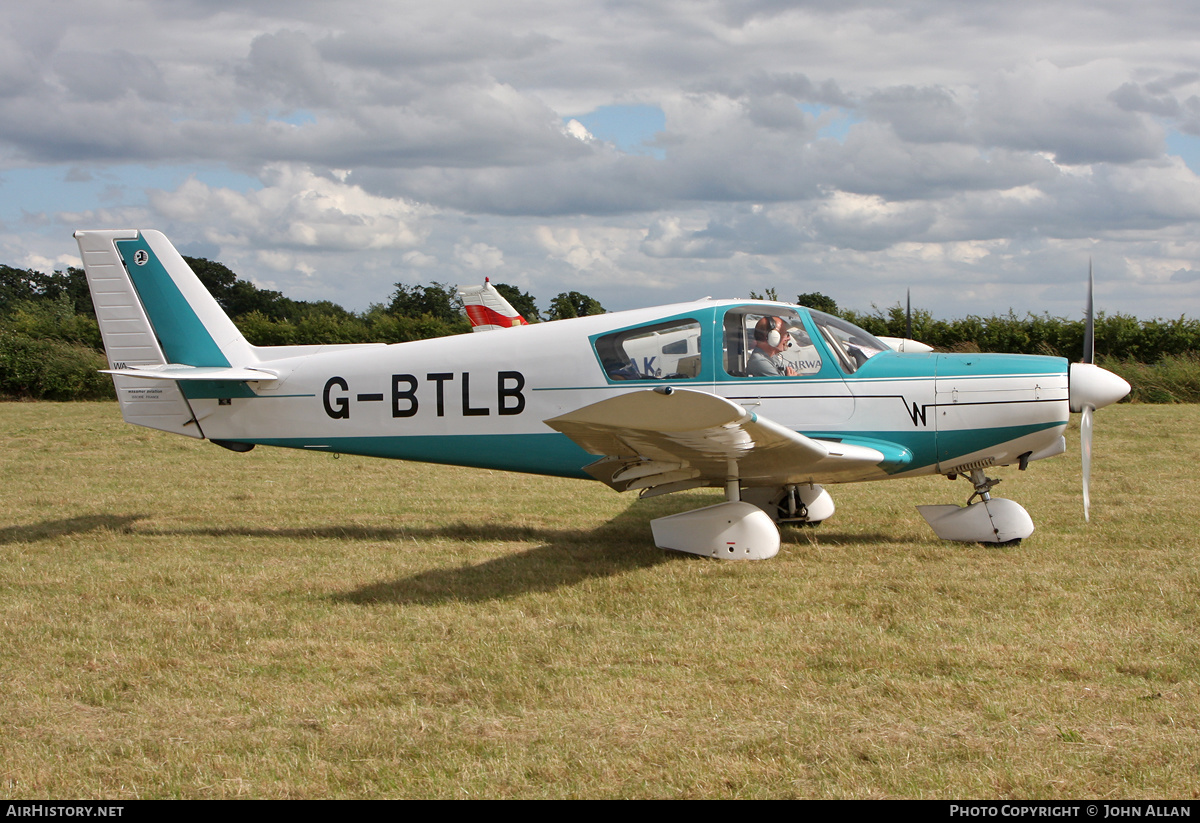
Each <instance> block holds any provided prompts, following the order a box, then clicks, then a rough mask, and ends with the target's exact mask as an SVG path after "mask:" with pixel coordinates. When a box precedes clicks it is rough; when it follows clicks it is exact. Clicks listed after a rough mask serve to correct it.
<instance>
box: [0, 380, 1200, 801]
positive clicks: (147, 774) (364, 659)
mask: <svg viewBox="0 0 1200 823" xmlns="http://www.w3.org/2000/svg"><path fill="white" fill-rule="evenodd" d="M1198 422H1200V408H1197V407H1195V406H1154V407H1152V406H1139V405H1132V406H1120V407H1112V408H1108V409H1104V410H1103V411H1101V412H1100V413H1099V414H1097V442H1096V468H1095V477H1094V480H1093V490H1092V491H1093V509H1092V522H1091V523H1090V524H1084V522H1083V519H1082V513H1081V504H1080V500H1079V491H1078V483H1079V476H1078V475H1079V464H1078V458H1077V456H1075V454H1074V451H1075V449H1076V448H1077V443H1075V442H1072V452H1071V453H1070V454H1068V455H1067V456H1064V457H1061V458H1057V459H1055V460H1048V461H1043V462H1041V463H1037V464H1034V465H1032V466H1031V467H1030V470H1029V471H1028V472H1026V473H1023V474H1022V473H1019V472H1016V471H1015V470H1013V471H1007V470H1004V471H1002V473H1001V476H1002V477H1004V478H1005V481H1006V482H1004V483H1003V484H1002V485H1001V486H1000V487H999V488H998V489H997V490H996V493H997V494H1001V495H1003V496H1009V497H1012V498H1014V499H1016V500H1018V501H1020V502H1022V503H1023V504H1024V505H1025V506H1026V508H1028V509H1029V511H1030V512H1031V514H1032V515H1033V518H1034V520H1035V522H1036V523H1037V526H1038V530H1037V532H1035V534H1034V536H1033V537H1032V538H1030V539H1029V540H1026V541H1025V542H1024V544H1022V545H1021V546H1019V547H1016V548H984V547H980V546H973V545H959V544H949V543H942V542H939V541H937V540H936V539H935V538H934V537H933V535H932V533H931V532H930V531H929V530H928V528H927V527H926V526H925V524H924V522H923V521H922V520H921V518H920V516H919V515H918V514H917V512H916V511H915V509H914V508H913V506H914V504H916V503H938V502H961V501H962V500H965V498H966V496H967V493H968V491H969V489H968V487H967V484H965V483H963V482H962V481H959V482H957V483H950V482H948V481H946V480H945V479H943V478H931V479H926V480H918V481H901V482H896V483H883V484H874V485H860V486H850V487H844V488H842V487H839V488H834V489H833V494H834V497H835V499H836V500H837V503H838V506H839V510H838V513H837V515H836V516H835V517H834V518H833V519H831V520H830V521H828V522H827V523H825V524H823V525H822V526H821V527H819V528H817V529H809V530H788V531H786V532H785V544H784V548H783V551H782V552H781V554H780V555H779V556H778V557H777V558H775V559H773V560H771V561H766V562H761V563H745V564H738V563H719V562H714V561H706V560H702V559H699V558H693V557H689V556H683V555H674V554H667V553H663V552H661V551H659V550H657V549H655V548H654V547H653V545H652V543H651V540H650V534H649V526H648V521H649V519H650V518H651V517H654V516H658V515H661V514H664V513H668V512H671V511H681V510H684V509H687V508H692V507H695V506H697V505H702V504H704V503H707V502H709V498H710V495H701V494H692V495H677V496H668V497H664V498H656V499H654V500H650V501H644V502H636V501H634V499H633V498H632V497H631V496H619V495H616V494H615V493H613V492H611V491H610V490H608V489H607V488H605V487H603V486H600V485H598V484H587V483H583V482H576V481H555V480H551V479H545V478H534V477H524V476H517V475H509V474H503V473H496V472H484V471H471V470H464V469H455V468H446V467H432V466H421V465H416V464H405V463H396V462H386V461H372V460H368V459H362V458H352V457H343V458H341V459H334V458H333V457H331V456H329V455H315V454H308V453H300V452H287V451H271V450H266V449H258V450H255V451H254V452H251V453H249V454H246V455H236V454H233V453H230V452H227V451H225V450H222V449H219V448H217V447H214V446H212V445H211V444H208V443H203V442H195V441H190V440H187V439H184V438H179V437H172V436H169V435H165V434H160V433H157V432H151V431H147V430H144V429H137V428H133V427H129V426H126V425H124V424H123V423H121V422H120V415H119V412H118V411H117V408H116V406H115V405H114V404H110V403H76V404H51V403H36V404H35V403H21V404H2V405H0V431H3V438H4V439H3V443H4V449H3V451H2V452H0V478H2V479H3V483H4V488H5V491H4V503H5V505H4V511H5V514H4V518H5V519H4V521H3V522H0V570H2V572H3V573H2V575H0V678H2V680H0V682H2V683H3V689H2V690H0V791H3V793H4V794H5V795H6V796H8V797H12V798H21V797H25V798H33V797H97V798H99V797H104V798H130V797H264V798H271V797H936V798H964V797H980V798H1008V797H1022V798H1032V797H1038V798H1051V797H1183V798H1194V797H1196V796H1197V789H1196V787H1197V783H1196V775H1197V773H1198V767H1200V711H1198V709H1200V705H1198V703H1200V693H1198V689H1197V678H1198V672H1200V668H1198V666H1200V641H1198V640H1197V624H1198V622H1200V613H1198V612H1200V609H1198V607H1197V599H1196V593H1197V590H1198V589H1200V564H1198V563H1197V561H1196V537H1195V527H1194V521H1195V505H1194V503H1193V501H1194V500H1195V499H1196V494H1197V492H1198V491H1200V489H1198V488H1197V485H1198V483H1197V470H1196V468H1195V465H1194V462H1193V461H1194V460H1195V459H1196V456H1197V454H1200V448H1198V447H1200V426H1198V425H1197V424H1198Z"/></svg>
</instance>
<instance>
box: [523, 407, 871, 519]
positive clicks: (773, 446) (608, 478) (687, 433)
mask: <svg viewBox="0 0 1200 823" xmlns="http://www.w3.org/2000/svg"><path fill="white" fill-rule="evenodd" d="M545 422H546V425H548V426H550V427H551V428H553V429H556V430H557V431H560V432H562V433H563V434H565V435H566V436H567V437H569V438H571V439H572V440H574V441H575V442H576V443H578V444H579V445H580V446H581V447H583V449H584V450H586V451H587V452H589V453H591V454H595V455H601V456H602V459H601V460H598V461H596V462H595V463H592V464H591V465H589V466H587V467H586V468H585V469H584V470H585V471H587V472H588V473H589V474H591V475H592V476H593V477H595V478H596V479H597V480H600V481H602V482H604V483H607V484H608V485H609V486H611V487H612V488H614V489H616V490H617V491H626V490H630V489H643V490H644V491H643V492H642V494H643V496H649V495H652V494H663V493H667V492H672V491H681V490H683V489H688V488H697V487H700V486H714V485H716V486H720V485H724V484H725V482H726V481H728V480H730V479H734V478H737V479H740V480H741V481H742V482H743V483H745V484H746V485H764V486H765V485H786V484H792V483H808V482H814V483H816V482H838V481H850V480H860V479H865V478H868V477H877V476H882V474H883V473H884V472H883V470H882V469H881V468H880V467H879V464H880V463H881V462H883V461H884V460H885V456H884V453H883V452H881V451H879V450H877V449H874V448H870V447H867V446H861V445H855V444H851V443H842V442H838V441H835V440H818V439H814V438H811V437H805V436H804V435H802V434H799V433H797V432H794V431H792V430H791V429H788V428H787V427H785V426H781V425H779V424H778V423H776V422H774V421H772V420H769V419H767V418H765V417H762V416H760V415H756V414H753V413H752V412H749V411H747V410H746V409H745V408H743V407H742V406H740V405H738V404H737V403H734V402H732V401H729V400H726V399H725V398H723V397H717V396H716V395H712V394H707V393H705V392H698V391H692V390H689V389H675V388H673V387H663V388H659V389H647V390H645V391H635V392H629V393H628V394H622V395H619V396H617V397H612V398H609V399H607V400H601V401H600V402H598V403H593V404H591V405H588V406H584V407H583V408H580V409H576V410H575V411H572V412H568V413H567V414H564V415H560V416H559V417H554V418H551V419H549V420H547V421H545Z"/></svg>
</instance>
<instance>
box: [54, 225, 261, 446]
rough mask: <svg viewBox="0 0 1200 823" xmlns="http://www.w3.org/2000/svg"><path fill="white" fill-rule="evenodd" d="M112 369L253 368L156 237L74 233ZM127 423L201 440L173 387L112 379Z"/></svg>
mask: <svg viewBox="0 0 1200 823" xmlns="http://www.w3.org/2000/svg"><path fill="white" fill-rule="evenodd" d="M75 239H76V241H77V242H78V243H79V253H80V256H81V257H82V258H83V268H84V271H85V272H86V274H87V281H88V288H89V289H90V290H91V293H92V302H93V303H94V304H95V307H96V319H97V321H98V322H99V325H100V334H101V337H103V339H104V349H105V351H106V352H107V354H108V362H109V365H110V366H111V367H112V368H113V369H117V370H121V369H131V368H134V367H139V366H142V367H145V366H151V367H153V366H167V365H186V366H197V367H224V368H228V367H231V366H233V367H245V366H250V365H253V364H254V363H256V362H257V358H256V357H255V355H254V349H253V347H251V346H250V344H249V343H247V342H246V339H245V338H244V337H242V335H241V332H239V331H238V330H237V327H236V326H234V325H233V321H231V320H230V319H229V318H228V317H227V316H226V315H225V313H224V312H223V311H221V307H220V306H219V305H217V301H216V300H214V299H213V297H212V295H211V294H209V293H208V291H207V290H206V289H205V288H204V285H203V284H202V283H201V282H200V280H199V278H197V277H196V275H195V273H194V272H193V271H192V269H191V267H190V266H188V264H187V262H186V261H185V260H184V259H183V257H181V256H180V254H179V252H177V251H176V250H175V247H174V246H172V245H171V243H170V241H169V240H167V238H166V237H165V236H163V235H162V233H160V232H157V231H137V230H132V229H130V230H119V231H79V232H76V233H75ZM113 383H114V385H115V386H116V388H117V398H118V399H119V400H120V402H121V414H122V415H123V416H124V418H125V420H126V422H129V423H135V424H137V425H140V426H148V427H150V428H153V429H161V430H163V431H170V432H175V433H177V434H186V435H189V436H191V437H203V436H204V435H203V434H202V433H201V431H200V427H199V426H198V425H197V423H196V419H195V415H193V413H192V410H191V407H190V406H189V404H188V402H187V399H186V398H185V397H184V395H183V393H182V392H181V391H180V389H179V386H178V384H177V383H176V382H174V381H170V380H144V379H140V378H136V377H128V376H124V375H113Z"/></svg>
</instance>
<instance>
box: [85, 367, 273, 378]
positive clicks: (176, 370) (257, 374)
mask: <svg viewBox="0 0 1200 823" xmlns="http://www.w3.org/2000/svg"><path fill="white" fill-rule="evenodd" d="M101 371H102V372H103V373H104V374H120V375H124V376H125V377H141V378H147V379H150V380H239V381H247V380H278V379H279V375H278V374H276V373H275V372H270V371H266V370H265V369H252V368H251V369H239V368H233V367H229V368H226V367H222V366H185V365H181V364H178V363H168V364H166V365H163V366H132V367H130V368H126V369H101Z"/></svg>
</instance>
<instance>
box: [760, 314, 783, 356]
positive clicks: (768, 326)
mask: <svg viewBox="0 0 1200 823" xmlns="http://www.w3.org/2000/svg"><path fill="white" fill-rule="evenodd" d="M785 325H786V324H785V323H784V322H783V318H782V317H771V316H769V315H768V316H766V317H763V318H760V319H759V321H758V323H757V324H756V325H755V326H754V339H755V340H760V341H762V342H764V343H766V344H767V345H768V346H770V347H771V348H773V349H774V348H778V347H779V343H780V341H781V340H783V334H784V327H785Z"/></svg>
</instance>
